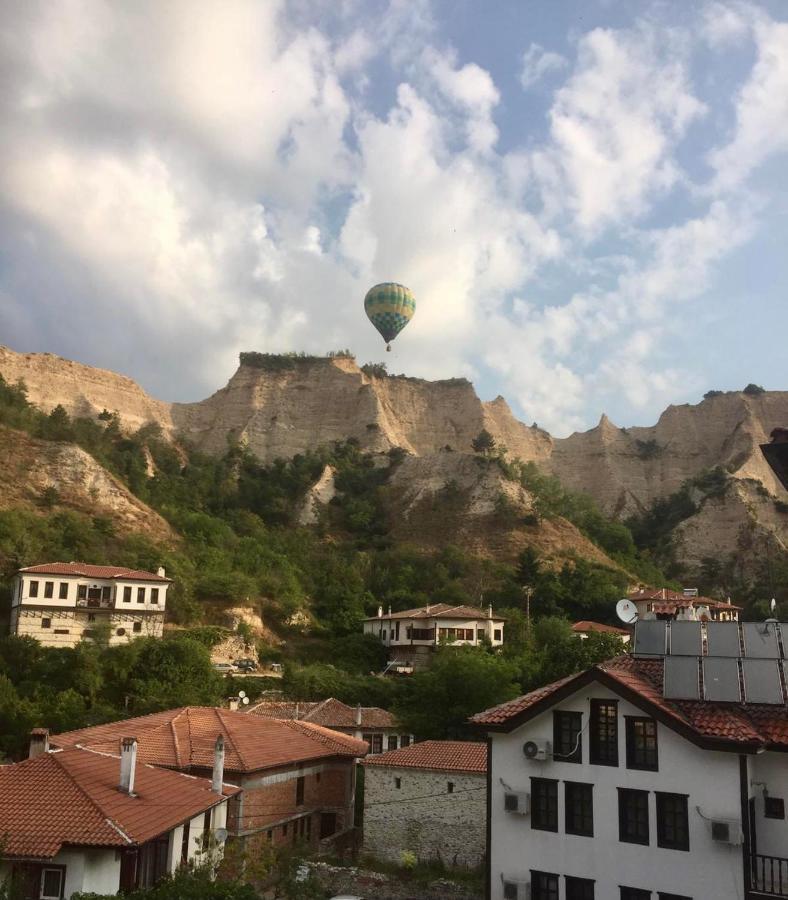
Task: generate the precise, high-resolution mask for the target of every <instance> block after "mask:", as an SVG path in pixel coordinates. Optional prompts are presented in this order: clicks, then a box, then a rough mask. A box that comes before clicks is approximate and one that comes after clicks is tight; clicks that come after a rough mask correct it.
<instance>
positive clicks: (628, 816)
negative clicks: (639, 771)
mask: <svg viewBox="0 0 788 900" xmlns="http://www.w3.org/2000/svg"><path fill="white" fill-rule="evenodd" d="M636 799H637V800H638V801H640V802H639V804H638V806H637V808H628V801H630V800H636ZM644 800H645V817H644V816H643V807H642V801H644ZM649 815H650V811H649V797H648V791H642V790H638V789H636V788H618V839H619V841H620V842H621V843H623V844H640V845H642V846H644V847H648V845H649V843H650V841H651V823H650V821H649ZM644 821H645V829H644V828H643V827H642V825H643V822H644ZM629 824H634V826H635V827H634V828H631V829H630V828H629V827H628V826H629ZM644 832H645V833H644Z"/></svg>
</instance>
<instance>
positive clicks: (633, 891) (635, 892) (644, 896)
mask: <svg viewBox="0 0 788 900" xmlns="http://www.w3.org/2000/svg"><path fill="white" fill-rule="evenodd" d="M619 900H651V891H647V890H646V889H645V888H633V887H625V886H624V885H620V886H619Z"/></svg>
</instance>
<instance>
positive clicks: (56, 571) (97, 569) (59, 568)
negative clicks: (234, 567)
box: [19, 562, 172, 583]
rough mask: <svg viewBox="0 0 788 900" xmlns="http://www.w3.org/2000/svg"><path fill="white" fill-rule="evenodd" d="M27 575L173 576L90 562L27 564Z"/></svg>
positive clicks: (154, 578)
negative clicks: (96, 564) (93, 564)
mask: <svg viewBox="0 0 788 900" xmlns="http://www.w3.org/2000/svg"><path fill="white" fill-rule="evenodd" d="M19 571H20V572H24V573H25V574H26V575H78V576H79V575H81V576H82V577H83V578H122V579H124V580H128V581H160V582H165V583H167V582H170V581H172V579H171V578H164V577H163V576H162V575H156V574H155V573H154V572H144V571H142V569H124V568H123V567H122V566H92V565H89V564H88V563H77V562H70V563H63V562H53V563H41V564H40V565H38V566H27V568H25V569H20V570H19Z"/></svg>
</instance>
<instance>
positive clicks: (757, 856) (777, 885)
mask: <svg viewBox="0 0 788 900" xmlns="http://www.w3.org/2000/svg"><path fill="white" fill-rule="evenodd" d="M750 884H751V891H752V896H753V897H786V898H788V859H784V858H783V857H781V856H764V855H763V854H761V853H753V854H752V856H751V857H750Z"/></svg>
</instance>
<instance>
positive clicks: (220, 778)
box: [211, 734, 224, 794]
mask: <svg viewBox="0 0 788 900" xmlns="http://www.w3.org/2000/svg"><path fill="white" fill-rule="evenodd" d="M223 782H224V737H223V736H222V735H221V734H220V735H219V737H217V738H216V743H215V744H214V750H213V776H212V778H211V790H212V791H213V792H214V793H216V794H221V793H222V783H223Z"/></svg>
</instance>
